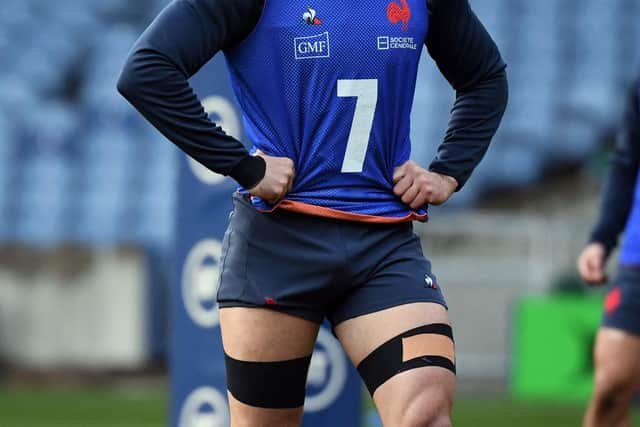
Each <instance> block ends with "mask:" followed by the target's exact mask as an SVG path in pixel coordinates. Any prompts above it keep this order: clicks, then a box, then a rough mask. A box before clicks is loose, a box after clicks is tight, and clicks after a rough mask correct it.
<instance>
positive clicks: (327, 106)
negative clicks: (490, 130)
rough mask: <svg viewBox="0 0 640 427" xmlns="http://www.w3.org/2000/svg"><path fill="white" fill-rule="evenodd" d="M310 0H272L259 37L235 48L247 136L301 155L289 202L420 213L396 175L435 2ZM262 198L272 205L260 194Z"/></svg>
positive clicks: (232, 67) (234, 75)
mask: <svg viewBox="0 0 640 427" xmlns="http://www.w3.org/2000/svg"><path fill="white" fill-rule="evenodd" d="M309 4H310V3H309V2H308V1H306V0H305V1H290V0H269V1H267V2H266V5H265V9H264V10H263V12H262V17H261V18H260V21H259V22H258V24H257V25H256V27H255V29H254V30H253V32H252V33H251V35H250V36H249V37H248V38H247V39H246V40H244V41H243V42H242V43H241V44H240V45H239V46H238V47H236V48H234V49H232V50H230V51H228V52H226V58H227V62H228V65H229V71H230V75H231V82H232V86H233V88H234V91H235V93H236V96H237V99H238V102H239V103H240V106H241V107H242V110H243V115H244V123H245V129H246V131H247V134H248V136H249V138H250V140H251V141H252V142H253V144H254V147H255V148H257V149H259V150H261V151H263V152H264V153H266V154H269V155H272V156H278V157H288V158H291V159H292V160H293V161H294V163H295V168H296V178H295V181H294V183H293V187H292V189H291V191H290V192H289V194H287V196H286V197H285V200H286V201H290V202H298V203H303V204H306V205H313V206H317V207H322V208H327V209H331V210H336V211H343V212H347V213H352V214H356V215H369V216H381V217H392V218H407V217H411V216H412V214H413V213H412V211H411V210H410V208H409V207H408V206H406V205H405V204H403V203H402V202H401V201H400V200H399V199H398V197H396V196H395V195H394V194H393V172H394V169H395V168H396V167H398V166H400V165H401V164H402V163H404V162H406V161H407V160H408V159H409V155H410V152H411V141H410V138H409V128H410V123H409V117H410V115H411V107H412V104H413V96H414V91H415V84H416V74H417V71H418V63H419V61H420V54H421V52H422V46H423V42H424V40H425V38H426V35H427V30H428V25H429V15H428V11H427V5H426V2H425V1H424V0H399V1H395V0H393V1H389V0H372V1H369V2H366V3H363V2H361V1H354V0H346V1H344V0H342V1H335V0H316V1H314V2H312V3H311V5H312V7H308V5H309ZM426 96H428V94H426ZM254 204H255V205H256V206H258V207H259V208H262V209H269V208H270V207H269V206H268V205H266V204H265V203H264V202H263V201H261V200H258V199H256V198H254ZM288 205H289V204H288V203H284V204H282V206H283V207H285V208H286V207H287V206H288ZM303 210H304V209H303ZM309 211H310V212H311V213H314V212H317V210H315V209H313V208H310V209H309ZM425 213H426V212H425V210H424V209H421V210H419V211H417V212H415V214H416V215H417V216H423V215H424V214H425Z"/></svg>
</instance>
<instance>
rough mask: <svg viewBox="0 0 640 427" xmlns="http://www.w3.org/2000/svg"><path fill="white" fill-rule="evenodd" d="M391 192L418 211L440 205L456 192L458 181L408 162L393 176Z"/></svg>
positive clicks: (410, 161)
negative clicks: (426, 206) (427, 206)
mask: <svg viewBox="0 0 640 427" xmlns="http://www.w3.org/2000/svg"><path fill="white" fill-rule="evenodd" d="M393 183H394V184H395V186H394V187H393V192H394V193H395V195H396V196H398V197H400V198H401V199H402V202H403V203H405V204H407V205H409V206H411V209H419V208H421V207H422V206H424V205H427V204H429V205H441V204H443V203H444V202H446V201H447V200H449V198H450V197H451V195H452V194H453V193H454V191H456V188H458V181H457V180H456V179H455V178H453V177H451V176H448V175H442V174H439V173H435V172H429V171H428V170H426V169H423V168H421V167H420V165H418V164H417V163H416V162H414V161H412V160H409V161H408V162H406V163H404V164H403V165H402V166H400V167H398V168H397V169H396V170H395V172H394V174H393Z"/></svg>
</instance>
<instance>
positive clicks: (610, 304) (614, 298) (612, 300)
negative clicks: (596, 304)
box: [604, 288, 622, 314]
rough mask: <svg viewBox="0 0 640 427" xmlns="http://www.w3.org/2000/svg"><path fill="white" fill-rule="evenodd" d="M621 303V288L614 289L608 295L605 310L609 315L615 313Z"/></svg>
mask: <svg viewBox="0 0 640 427" xmlns="http://www.w3.org/2000/svg"><path fill="white" fill-rule="evenodd" d="M620 301H622V291H620V288H614V289H612V290H611V292H609V293H608V294H607V299H606V300H605V302H604V309H605V310H606V312H607V314H611V313H612V312H614V311H615V310H616V309H617V308H618V307H619V306H620Z"/></svg>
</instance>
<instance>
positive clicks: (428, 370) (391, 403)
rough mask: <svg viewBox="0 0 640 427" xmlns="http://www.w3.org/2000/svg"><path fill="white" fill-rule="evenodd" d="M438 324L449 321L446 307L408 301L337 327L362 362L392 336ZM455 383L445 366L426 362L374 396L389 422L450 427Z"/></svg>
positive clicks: (393, 426) (400, 426) (389, 426)
mask: <svg viewBox="0 0 640 427" xmlns="http://www.w3.org/2000/svg"><path fill="white" fill-rule="evenodd" d="M433 323H447V324H448V323H449V317H448V314H447V311H446V309H445V308H444V307H443V306H441V305H439V304H433V303H416V304H407V305H404V306H399V307H394V308H390V309H387V310H383V311H380V312H377V313H372V314H368V315H365V316H360V317H356V318H354V319H349V320H347V321H345V322H343V323H341V324H339V325H338V326H337V327H336V335H337V336H338V338H339V339H340V342H341V343H342V345H343V347H344V348H345V350H346V351H347V353H348V354H349V357H350V358H351V361H352V362H353V364H354V365H355V366H357V365H358V364H359V363H360V362H361V361H362V360H363V359H364V358H365V357H366V356H367V355H369V354H370V353H371V352H372V351H373V350H375V349H376V348H378V347H379V346H380V345H382V344H383V343H385V342H386V341H388V340H389V339H391V338H394V337H396V336H398V335H400V334H402V333H404V332H406V331H408V330H411V329H413V328H416V327H419V326H423V325H428V324H433ZM455 383H456V380H455V375H454V374H453V373H452V372H450V371H448V370H446V369H444V368H440V367H431V366H429V367H422V368H417V369H413V370H409V371H406V372H403V373H401V374H398V375H396V376H395V377H393V378H391V379H389V380H388V381H387V382H385V383H384V384H382V385H381V386H380V387H379V388H378V389H377V390H376V391H375V393H374V395H373V398H374V401H375V404H376V407H377V408H378V411H379V413H380V417H381V418H382V422H383V424H384V425H385V427H450V426H451V418H450V414H451V408H452V405H453V398H454V395H455Z"/></svg>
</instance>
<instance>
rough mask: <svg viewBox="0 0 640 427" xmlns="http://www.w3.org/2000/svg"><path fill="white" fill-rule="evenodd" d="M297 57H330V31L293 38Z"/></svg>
mask: <svg viewBox="0 0 640 427" xmlns="http://www.w3.org/2000/svg"><path fill="white" fill-rule="evenodd" d="M293 48H294V50H295V55H296V59H314V58H329V57H330V55H331V53H330V49H329V33H328V32H324V33H322V34H317V35H315V36H307V37H296V38H295V39H293Z"/></svg>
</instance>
